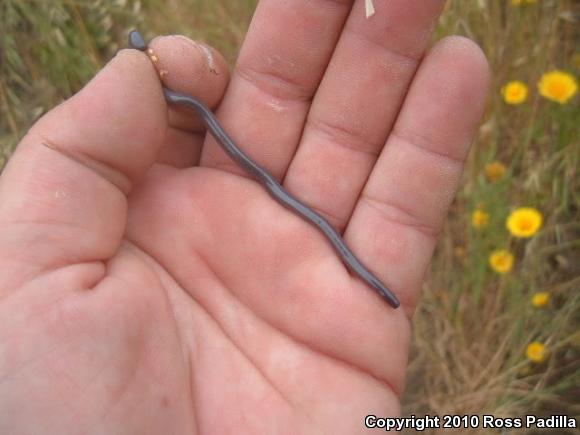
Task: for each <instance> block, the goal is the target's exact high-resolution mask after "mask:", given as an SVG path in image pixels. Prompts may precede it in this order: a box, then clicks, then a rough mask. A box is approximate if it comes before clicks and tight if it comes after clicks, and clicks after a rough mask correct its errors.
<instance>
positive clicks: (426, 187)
mask: <svg viewBox="0 0 580 435" xmlns="http://www.w3.org/2000/svg"><path fill="white" fill-rule="evenodd" d="M351 3H352V2H349V1H344V2H336V1H307V0H295V1H292V2H275V1H271V0H263V1H261V2H260V4H259V6H258V9H257V12H256V14H255V17H254V21H253V24H252V26H251V28H250V30H249V32H248V35H247V38H246V41H245V44H244V46H243V49H242V51H241V54H240V58H239V62H238V65H237V68H236V70H235V71H234V73H233V76H232V79H231V82H230V83H229V87H228V88H227V91H225V88H226V84H227V83H228V74H227V71H226V65H225V62H224V60H223V59H222V58H221V57H220V56H219V54H217V53H216V52H214V51H208V50H209V49H207V48H206V47H205V46H201V45H195V44H193V43H192V42H190V41H188V40H186V39H185V38H182V37H162V38H157V39H156V40H154V41H153V42H152V43H151V47H152V48H153V50H154V51H155V54H156V56H157V57H158V58H159V63H158V67H159V68H160V69H163V70H165V71H167V74H166V75H164V77H163V81H164V83H165V84H166V86H168V87H169V88H171V89H174V90H176V91H181V92H186V93H189V94H191V95H195V96H196V97H199V98H200V99H202V100H204V101H206V102H207V103H208V104H209V105H210V106H212V107H213V108H215V109H216V110H217V114H218V116H219V118H220V120H221V121H222V123H223V125H224V126H225V128H226V130H227V131H228V132H229V133H230V135H231V136H233V137H234V138H235V139H236V140H237V142H238V143H239V144H240V146H241V147H242V148H243V149H244V150H245V151H246V152H247V153H248V154H249V155H251V156H252V157H253V158H254V159H255V160H256V161H257V162H259V163H260V164H261V165H263V166H264V167H266V168H268V169H269V170H270V171H271V173H272V174H274V175H275V176H277V177H278V178H279V179H280V180H282V181H283V184H284V186H285V187H286V188H287V189H288V190H289V191H290V192H291V193H293V194H294V195H295V196H297V197H298V198H300V199H302V200H303V201H304V202H306V203H307V204H309V205H310V206H312V207H313V208H315V209H316V210H318V211H319V212H320V213H322V214H323V215H325V216H326V217H327V218H328V219H329V221H330V222H331V223H333V224H334V225H336V227H337V228H339V229H340V231H341V232H343V235H344V238H345V240H346V241H347V243H348V244H349V245H350V247H351V248H352V249H353V251H354V252H355V253H356V254H357V256H358V257H359V258H360V259H361V260H362V261H363V263H365V264H366V265H368V267H369V268H370V269H371V270H372V271H373V272H375V273H376V274H377V275H378V276H379V277H380V278H381V279H382V280H383V282H385V283H386V284H387V285H388V286H389V287H390V288H391V289H392V290H393V291H394V292H395V293H396V294H397V295H398V297H399V298H400V299H401V302H402V306H401V308H400V309H398V310H393V309H392V308H390V307H389V306H388V305H387V304H386V303H385V302H384V301H383V300H381V299H380V298H379V296H377V294H375V293H374V291H372V290H370V289H369V288H368V287H367V286H366V285H365V284H364V283H363V282H362V281H360V280H359V279H357V278H355V277H351V276H350V275H349V273H348V272H347V270H346V269H345V267H344V265H343V264H342V263H341V261H340V259H339V257H338V256H337V255H336V254H335V253H334V251H333V250H332V248H331V246H330V245H329V243H328V242H327V241H326V240H325V239H324V237H323V236H322V235H321V234H320V233H319V232H318V231H317V230H316V229H314V228H313V227H311V226H310V225H309V224H307V223H306V222H304V221H302V220H301V219H300V218H298V217H297V216H295V215H294V214H292V213H291V212H289V211H288V210H286V209H284V208H282V207H281V206H280V205H279V204H278V203H276V202H275V201H273V200H272V199H271V198H270V197H269V196H268V195H267V194H266V192H265V191H264V190H263V189H262V188H261V187H260V186H259V185H258V184H257V183H256V182H254V181H253V180H250V179H248V178H246V176H245V174H244V173H243V171H241V170H240V169H239V168H238V167H236V166H235V165H234V164H233V163H232V162H231V161H230V160H229V158H228V157H227V156H226V155H225V154H224V153H223V152H222V151H221V149H219V147H218V146H217V144H216V143H215V142H214V141H213V140H212V139H211V138H206V137H205V134H204V132H203V131H202V129H201V124H200V122H199V120H197V119H195V116H194V114H193V113H191V112H187V111H186V110H183V109H179V108H175V107H167V105H166V103H165V102H164V99H163V95H162V93H161V88H160V84H159V78H158V75H157V72H156V71H155V69H154V67H153V65H152V63H151V62H150V61H149V59H147V57H146V56H145V55H144V54H143V53H140V52H137V51H135V50H123V51H121V52H120V53H119V54H118V55H117V57H116V58H115V59H114V60H113V61H111V63H110V64H109V65H107V66H106V67H105V68H104V69H103V71H101V72H100V73H99V74H98V75H97V76H96V77H95V79H93V81H91V83H89V84H88V85H87V86H86V87H85V88H84V89H83V90H82V91H81V92H79V93H78V94H77V95H76V96H74V97H73V98H71V99H70V100H68V101H67V102H65V103H63V104H62V105H60V106H59V107H57V108H55V109H54V110H52V111H51V112H49V113H48V114H47V115H46V116H45V117H43V118H42V119H41V120H40V121H39V122H38V123H37V124H36V125H35V126H34V127H33V128H32V129H31V131H30V132H29V134H28V135H27V136H26V137H25V138H24V139H23V140H22V142H21V144H20V145H19V146H18V148H17V150H16V152H15V154H14V156H13V158H12V159H11V161H10V162H9V164H8V166H7V167H6V169H5V171H4V173H3V174H2V178H1V179H0V259H1V260H2V264H3V267H2V269H1V270H0V343H1V345H0V346H1V347H0V379H1V380H0V409H1V410H2V412H1V414H2V417H1V418H0V433H7V434H18V433H26V434H29V433H30V434H32V433H58V434H67V433H107V434H113V433H123V434H127V433H138V434H146V433H152V434H159V433H175V434H182V433H188V434H190V433H199V434H214V433H215V434H220V435H221V434H228V433H236V434H244V433H247V434H261V433H264V434H271V433H288V434H310V433H317V434H318V433H332V434H340V433H344V434H353V433H359V432H364V426H363V425H364V417H365V415H367V414H375V415H377V416H391V415H395V414H397V413H398V412H399V406H400V405H399V395H400V393H401V391H402V389H403V384H404V374H405V369H406V363H407V354H408V347H409V340H410V336H411V331H410V316H411V315H412V312H413V309H414V307H415V304H416V302H417V298H418V295H419V289H420V285H421V281H422V279H423V275H424V272H425V270H426V268H427V265H428V262H429V259H430V257H431V254H432V251H433V248H434V245H435V241H436V236H437V234H438V232H439V230H440V228H441V224H442V221H443V219H444V216H445V213H446V210H447V208H448V206H449V204H450V203H451V201H452V198H453V194H454V192H455V189H456V188H457V184H458V181H459V177H460V174H461V169H462V162H463V160H464V159H465V156H466V154H467V151H468V146H469V142H470V141H471V138H472V136H473V134H474V132H475V130H476V127H477V124H478V121H479V118H480V116H481V113H482V110H483V105H484V99H485V94H486V90H487V82H488V71H487V64H486V61H485V58H484V56H483V55H482V53H481V52H480V51H479V49H478V48H477V47H476V46H475V45H474V44H473V43H471V42H469V41H467V40H465V39H460V38H451V39H447V40H444V41H442V42H440V43H438V44H437V45H436V46H435V47H434V48H433V49H432V50H430V52H429V53H428V54H427V55H426V56H425V58H422V56H423V51H424V49H425V46H426V44H427V42H428V39H429V34H430V29H431V28H432V27H433V25H434V23H435V21H436V17H437V15H438V14H439V12H440V9H441V7H442V5H443V3H444V2H443V1H439V0H437V1H435V0H433V1H428V2H425V1H424V0H413V1H409V0H389V1H385V2H375V6H376V9H377V14H376V15H375V16H374V17H373V18H372V19H369V20H367V19H365V18H364V8H363V7H362V2H357V3H356V5H355V6H354V7H352V4H351ZM351 8H352V11H351ZM349 14H350V16H349ZM347 17H348V18H347ZM222 97H223V98H222ZM220 101H221V103H220ZM218 103H219V104H218ZM385 144H386V145H385Z"/></svg>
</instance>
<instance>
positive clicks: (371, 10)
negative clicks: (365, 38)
mask: <svg viewBox="0 0 580 435" xmlns="http://www.w3.org/2000/svg"><path fill="white" fill-rule="evenodd" d="M365 8H366V11H367V18H370V17H372V16H373V15H374V14H375V5H373V0H365Z"/></svg>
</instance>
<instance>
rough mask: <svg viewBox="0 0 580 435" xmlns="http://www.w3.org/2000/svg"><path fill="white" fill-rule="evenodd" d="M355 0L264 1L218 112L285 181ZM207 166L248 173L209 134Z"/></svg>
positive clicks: (243, 142) (238, 138)
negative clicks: (316, 93) (287, 170)
mask: <svg viewBox="0 0 580 435" xmlns="http://www.w3.org/2000/svg"><path fill="white" fill-rule="evenodd" d="M351 3H352V1H349V0H340V1H311V0H292V1H284V2H281V1H278V0H262V1H260V3H259V4H258V7H257V9H256V12H255V14H254V18H253V20H252V24H251V26H250V29H249V31H248V34H247V36H246V40H245V43H244V46H243V47H242V50H241V52H240V57H239V60H238V64H237V66H236V69H235V70H234V73H233V76H232V80H231V83H230V87H229V88H228V92H227V93H226V96H225V97H224V100H223V102H222V104H221V105H220V110H219V113H218V115H219V119H220V120H221V121H222V123H223V125H224V127H225V128H226V130H227V131H228V132H229V133H230V134H231V135H232V136H233V138H234V139H235V140H236V141H237V142H238V143H239V144H240V146H242V147H243V149H244V150H245V151H247V153H248V154H249V155H250V156H251V157H252V158H253V159H255V160H256V161H257V162H258V163H259V164H260V165H263V166H264V167H266V168H267V169H268V170H269V171H270V172H271V173H272V174H273V175H274V176H276V177H278V178H280V177H281V176H282V174H283V173H284V172H285V171H286V168H287V167H288V164H289V162H290V159H291V158H292V155H293V154H294V151H295V148H296V145H297V144H298V141H299V139H300V135H301V131H302V125H303V123H304V119H305V117H306V113H307V111H308V108H309V106H310V100H311V98H312V95H313V94H314V92H315V90H316V88H317V86H318V84H319V82H320V79H321V77H322V75H323V73H324V69H325V68H326V65H327V64H328V60H329V59H330V56H331V54H332V50H333V49H334V46H335V44H336V40H337V39H338V36H339V34H340V31H341V29H342V26H343V23H344V20H345V19H346V17H347V15H348V12H349V10H350V8H351ZM201 165H202V166H209V167H214V168H220V169H223V170H227V171H230V172H233V173H236V174H243V171H242V170H240V169H239V168H238V167H237V166H236V165H235V164H234V163H233V162H232V161H231V160H230V158H229V157H228V156H227V155H226V154H225V153H224V152H223V151H222V150H221V149H220V148H219V147H218V146H217V144H216V143H215V141H214V140H213V139H211V138H208V141H207V143H206V145H205V146H204V149H203V153H202V159H201Z"/></svg>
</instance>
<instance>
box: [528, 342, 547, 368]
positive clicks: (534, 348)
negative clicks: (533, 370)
mask: <svg viewBox="0 0 580 435" xmlns="http://www.w3.org/2000/svg"><path fill="white" fill-rule="evenodd" d="M526 356H527V357H528V359H529V360H530V361H532V362H535V363H541V362H544V361H545V360H546V357H547V356H548V351H547V350H546V346H544V345H543V344H542V343H540V342H539V341H534V342H533V343H530V344H528V347H527V348H526Z"/></svg>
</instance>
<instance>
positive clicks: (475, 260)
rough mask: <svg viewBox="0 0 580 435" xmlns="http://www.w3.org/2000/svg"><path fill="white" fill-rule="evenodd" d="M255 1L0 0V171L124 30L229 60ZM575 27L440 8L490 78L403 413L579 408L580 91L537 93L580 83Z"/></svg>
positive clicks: (470, 6) (451, 5)
mask: <svg viewBox="0 0 580 435" xmlns="http://www.w3.org/2000/svg"><path fill="white" fill-rule="evenodd" d="M374 1H375V2H380V1H388V0H374ZM255 3H256V1H255V0H0V29H1V31H0V168H1V167H2V165H3V163H4V162H5V160H6V159H7V158H8V156H9V155H10V152H11V150H12V149H13V147H14V145H15V143H16V142H17V141H18V139H19V137H21V135H22V134H23V133H24V132H25V131H26V129H27V128H28V127H29V126H30V124H31V123H32V122H33V121H34V119H35V118H37V117H38V116H39V115H41V114H42V113H44V112H45V111H46V110H48V109H50V108H51V107H52V106H54V105H55V104H56V103H58V102H59V101H61V100H62V99H64V98H66V97H68V96H70V95H71V94H72V93H74V92H75V91H77V90H78V89H79V88H80V87H81V86H82V85H83V84H84V83H86V82H87V81H88V80H89V79H90V77H91V76H92V75H93V74H94V73H95V71H96V70H97V69H99V68H100V67H101V66H102V65H103V63H104V62H106V61H107V60H108V59H109V58H111V57H112V56H113V55H114V53H115V51H116V50H117V49H118V48H119V47H121V46H123V45H125V41H126V35H127V31H128V30H129V29H130V28H134V27H139V28H141V29H142V30H145V29H146V30H147V32H149V34H147V36H148V37H150V36H153V35H156V34H162V33H182V34H185V35H188V36H190V37H193V38H198V39H202V40H204V41H206V42H208V43H210V44H212V45H213V46H215V47H217V48H218V49H220V50H221V51H222V52H223V53H224V54H225V55H226V57H227V58H228V59H229V60H230V61H231V63H232V64H233V63H234V62H235V56H236V53H237V51H238V49H239V46H240V44H241V42H242V40H243V37H244V33H245V31H246V28H247V26H248V23H249V20H250V19H251V15H252V11H253V9H254V7H255ZM514 3H519V4H514ZM359 4H360V7H362V3H359ZM579 21H580V6H579V5H578V2H574V1H573V0H536V1H534V0H531V1H530V0H523V1H522V0H520V1H512V0H488V1H486V0H469V1H462V0H452V1H449V2H448V4H447V8H446V10H445V13H444V15H443V17H442V19H441V21H440V24H439V27H438V28H437V31H436V35H435V38H437V39H438V38H441V37H442V36H445V35H448V34H463V35H467V36H469V37H470V38H472V39H474V40H476V41H477V42H478V43H479V44H480V45H481V46H482V47H483V49H484V51H485V52H486V53H487V56H488V58H489V60H490V63H491V66H492V70H493V86H492V94H491V96H490V99H489V107H488V111H487V114H486V117H485V120H484V123H483V125H482V127H481V130H480V133H479V136H478V138H477V139H476V144H475V148H474V151H473V152H472V153H471V156H470V159H469V162H468V166H467V170H466V172H465V176H464V182H463V185H462V189H461V191H460V192H459V195H458V198H457V200H456V202H455V203H454V205H453V209H452V211H451V213H450V216H449V219H448V220H447V223H446V227H445V231H444V234H443V236H442V239H441V241H440V243H439V246H438V250H437V252H436V256H435V260H434V262H433V265H432V268H431V272H430V275H429V277H428V279H427V281H426V284H425V292H424V294H425V297H424V298H423V301H422V304H421V306H420V307H419V309H418V312H417V316H416V319H415V340H414V345H413V350H412V358H411V365H410V372H409V377H408V390H407V393H406V396H405V397H404V406H405V411H406V412H407V413H409V414H411V413H412V414H425V413H427V414H439V415H442V414H484V413H487V414H495V415H496V416H517V415H522V414H526V413H532V412H534V413H540V414H546V415H549V414H553V413H558V414H568V415H570V416H577V417H578V416H579V415H580V405H579V403H580V328H579V326H580V292H579V291H578V290H579V288H580V209H579V206H580V189H579V188H580V177H579V176H578V168H579V163H580V143H579V141H580V139H579V134H578V133H579V130H580V128H579V126H580V113H579V110H578V100H579V98H578V96H577V95H576V96H575V97H572V98H570V99H569V100H568V101H566V102H565V103H564V104H561V103H558V102H554V101H550V100H549V99H548V98H545V97H543V96H542V95H540V93H539V92H538V88H537V83H538V81H539V80H540V78H541V77H542V75H543V74H544V73H546V72H548V71H552V70H560V71H565V72H567V73H569V74H571V75H572V77H578V75H579V72H580V48H579V44H578V43H579V42H580V38H579V33H580V32H579V30H578V29H579V28H580V23H579ZM441 79H442V80H445V77H441ZM513 80H518V81H521V82H523V84H525V85H526V87H527V90H528V95H527V97H526V98H525V99H524V101H521V103H520V104H507V103H506V101H505V99H504V98H505V97H504V95H502V93H501V89H502V88H503V87H504V86H505V85H506V84H507V83H508V82H510V81H513ZM576 80H577V79H576ZM518 98H520V99H521V95H520V96H519V97H518V96H516V97H515V99H516V100H517V99H518ZM492 163H493V165H491V166H490V164H492ZM502 168H503V169H505V171H503V170H502ZM486 169H487V170H486ZM518 207H533V208H535V209H537V210H538V211H539V212H540V213H541V214H542V217H543V224H542V227H541V229H540V231H538V232H537V233H535V234H533V236H532V237H529V238H517V237H514V235H513V234H511V235H510V231H508V230H507V229H506V225H505V222H506V217H507V216H508V215H509V214H510V212H511V211H513V210H514V209H516V208H518ZM476 210H478V213H479V214H478V215H476V216H475V221H474V216H473V213H474V211H476ZM497 249H505V250H506V251H508V252H509V253H511V255H513V260H514V261H513V265H510V264H509V262H508V264H506V263H505V262H504V263H503V269H502V267H501V265H500V267H499V269H502V271H503V273H498V267H497V264H496V267H495V270H494V267H491V266H490V262H489V258H490V255H491V254H492V252H494V250H497ZM537 293H540V294H541V295H543V296H542V297H539V296H538V295H537ZM534 295H536V299H534ZM532 343H535V344H534V346H535V348H534V347H530V344H532ZM460 432H462V433H468V432H470V431H468V430H463V431H460ZM474 432H477V431H474ZM519 432H522V431H519ZM426 433H428V432H426ZM455 433H457V431H455ZM479 433H487V432H486V431H480V432H479ZM551 433H565V432H558V431H551ZM570 433H571V432H570Z"/></svg>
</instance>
